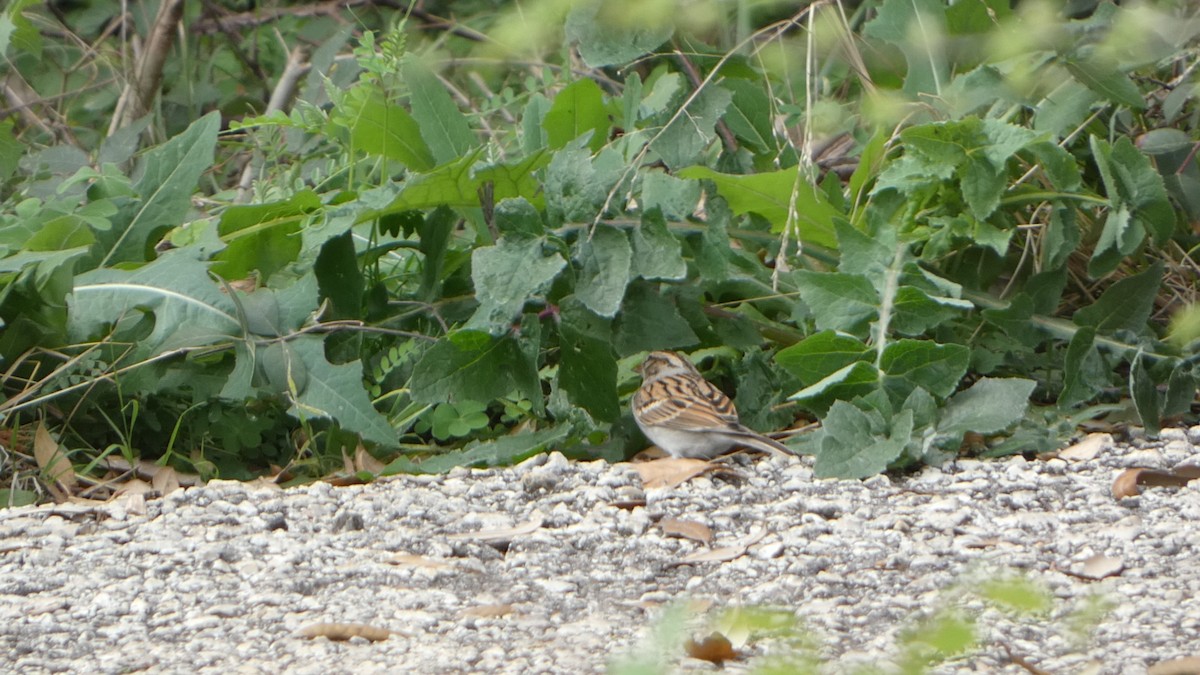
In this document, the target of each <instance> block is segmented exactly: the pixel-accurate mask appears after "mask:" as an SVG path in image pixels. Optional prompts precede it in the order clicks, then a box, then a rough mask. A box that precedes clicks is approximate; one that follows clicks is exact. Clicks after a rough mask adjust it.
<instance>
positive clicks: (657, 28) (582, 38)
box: [565, 0, 675, 68]
mask: <svg viewBox="0 0 1200 675" xmlns="http://www.w3.org/2000/svg"><path fill="white" fill-rule="evenodd" d="M644 17H645V15H644V14H643V15H639V19H642V18H644ZM661 18H662V19H668V20H662V21H660V22H656V23H649V22H646V21H644V20H638V21H630V17H629V16H628V15H627V14H626V13H625V10H624V8H623V6H622V5H620V4H612V3H604V2H599V1H598V0H592V1H590V2H580V3H576V4H575V6H574V7H573V8H572V9H571V12H570V14H568V15H567V22H566V27H565V30H566V34H567V41H568V42H577V43H579V55H580V56H582V57H583V61H584V63H586V64H587V65H588V67H590V68H602V67H604V66H615V65H621V64H625V63H629V62H630V61H633V60H634V59H636V58H637V57H639V56H642V55H643V54H646V53H648V52H651V51H653V50H654V49H655V48H656V47H658V46H659V45H661V44H662V43H664V42H666V41H667V40H669V39H670V38H671V34H672V33H674V32H675V28H674V26H673V25H672V23H671V21H670V20H669V19H670V16H669V15H668V16H664V17H661Z"/></svg>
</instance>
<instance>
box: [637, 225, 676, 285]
mask: <svg viewBox="0 0 1200 675" xmlns="http://www.w3.org/2000/svg"><path fill="white" fill-rule="evenodd" d="M630 239H631V240H632V243H633V258H632V260H631V263H630V274H632V275H633V276H638V277H641V278H643V279H647V280H653V279H661V280H664V281H679V280H680V279H683V278H684V277H686V276H687V263H686V262H684V260H683V253H682V251H681V245H680V243H679V239H677V238H676V237H675V235H674V234H671V231H670V230H669V229H667V223H666V221H665V220H663V216H662V213H661V212H660V211H658V210H651V211H645V212H643V213H642V222H641V224H640V225H639V226H638V227H636V228H634V230H633V234H632V235H631V237H630Z"/></svg>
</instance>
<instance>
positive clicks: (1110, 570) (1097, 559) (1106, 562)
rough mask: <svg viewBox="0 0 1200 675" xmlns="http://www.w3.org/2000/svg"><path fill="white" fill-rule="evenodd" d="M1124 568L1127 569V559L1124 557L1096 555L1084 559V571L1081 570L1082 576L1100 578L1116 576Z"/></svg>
mask: <svg viewBox="0 0 1200 675" xmlns="http://www.w3.org/2000/svg"><path fill="white" fill-rule="evenodd" d="M1123 569H1125V560H1124V559H1123V558H1110V557H1108V556H1104V555H1094V556H1092V557H1090V558H1088V559H1087V560H1084V561H1083V571H1082V572H1080V576H1084V577H1087V578H1089V579H1097V580H1099V579H1104V578H1107V577H1111V576H1116V575H1118V574H1120V573H1121V570H1123Z"/></svg>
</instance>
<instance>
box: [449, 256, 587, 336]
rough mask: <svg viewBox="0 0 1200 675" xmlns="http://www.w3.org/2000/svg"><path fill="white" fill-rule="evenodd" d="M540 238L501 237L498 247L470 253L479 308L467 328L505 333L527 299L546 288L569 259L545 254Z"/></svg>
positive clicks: (472, 275)
mask: <svg viewBox="0 0 1200 675" xmlns="http://www.w3.org/2000/svg"><path fill="white" fill-rule="evenodd" d="M542 247H543V241H542V240H541V239H516V240H512V239H509V238H508V237H501V239H500V241H499V242H497V243H496V245H495V246H484V247H480V248H477V249H475V251H474V252H473V253H472V254H471V279H472V281H474V283H475V298H476V299H477V300H478V301H479V309H477V310H475V314H474V315H473V316H472V317H471V320H470V321H469V322H467V327H468V328H475V329H479V330H486V331H490V332H492V333H496V334H499V333H503V332H505V331H507V330H509V329H511V328H512V323H513V320H514V319H515V318H516V317H517V315H519V314H520V313H521V309H522V308H523V307H524V306H525V303H526V301H528V300H530V299H531V298H533V297H534V296H535V295H537V294H538V293H540V292H541V291H542V290H543V289H545V288H546V286H547V285H549V283H550V282H551V281H552V280H553V279H554V278H555V277H557V276H558V273H559V272H560V271H562V268H563V267H565V266H566V264H567V262H566V261H565V260H563V259H562V257H561V256H559V255H558V254H557V253H552V254H550V255H544V254H543V251H542Z"/></svg>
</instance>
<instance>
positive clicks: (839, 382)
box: [788, 361, 879, 415]
mask: <svg viewBox="0 0 1200 675" xmlns="http://www.w3.org/2000/svg"><path fill="white" fill-rule="evenodd" d="M877 389H879V371H878V370H876V369H875V366H873V365H872V364H871V363H869V362H867V361H855V362H853V363H851V364H850V365H848V366H845V367H843V368H841V369H839V370H836V371H834V372H832V373H830V374H829V375H828V376H826V377H825V378H823V379H821V380H820V381H818V382H815V383H813V384H811V385H809V386H807V387H805V388H804V389H801V390H800V391H798V392H796V393H794V394H792V395H791V396H789V397H788V400H791V401H796V402H797V403H799V404H800V405H802V406H804V407H805V408H807V409H809V410H811V411H813V412H815V413H817V414H818V415H820V414H823V413H824V412H825V411H826V410H828V409H829V406H830V405H832V404H833V402H834V401H836V400H850V399H853V398H854V397H856V396H866V395H867V394H869V393H871V392H872V391H876V390H877Z"/></svg>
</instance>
